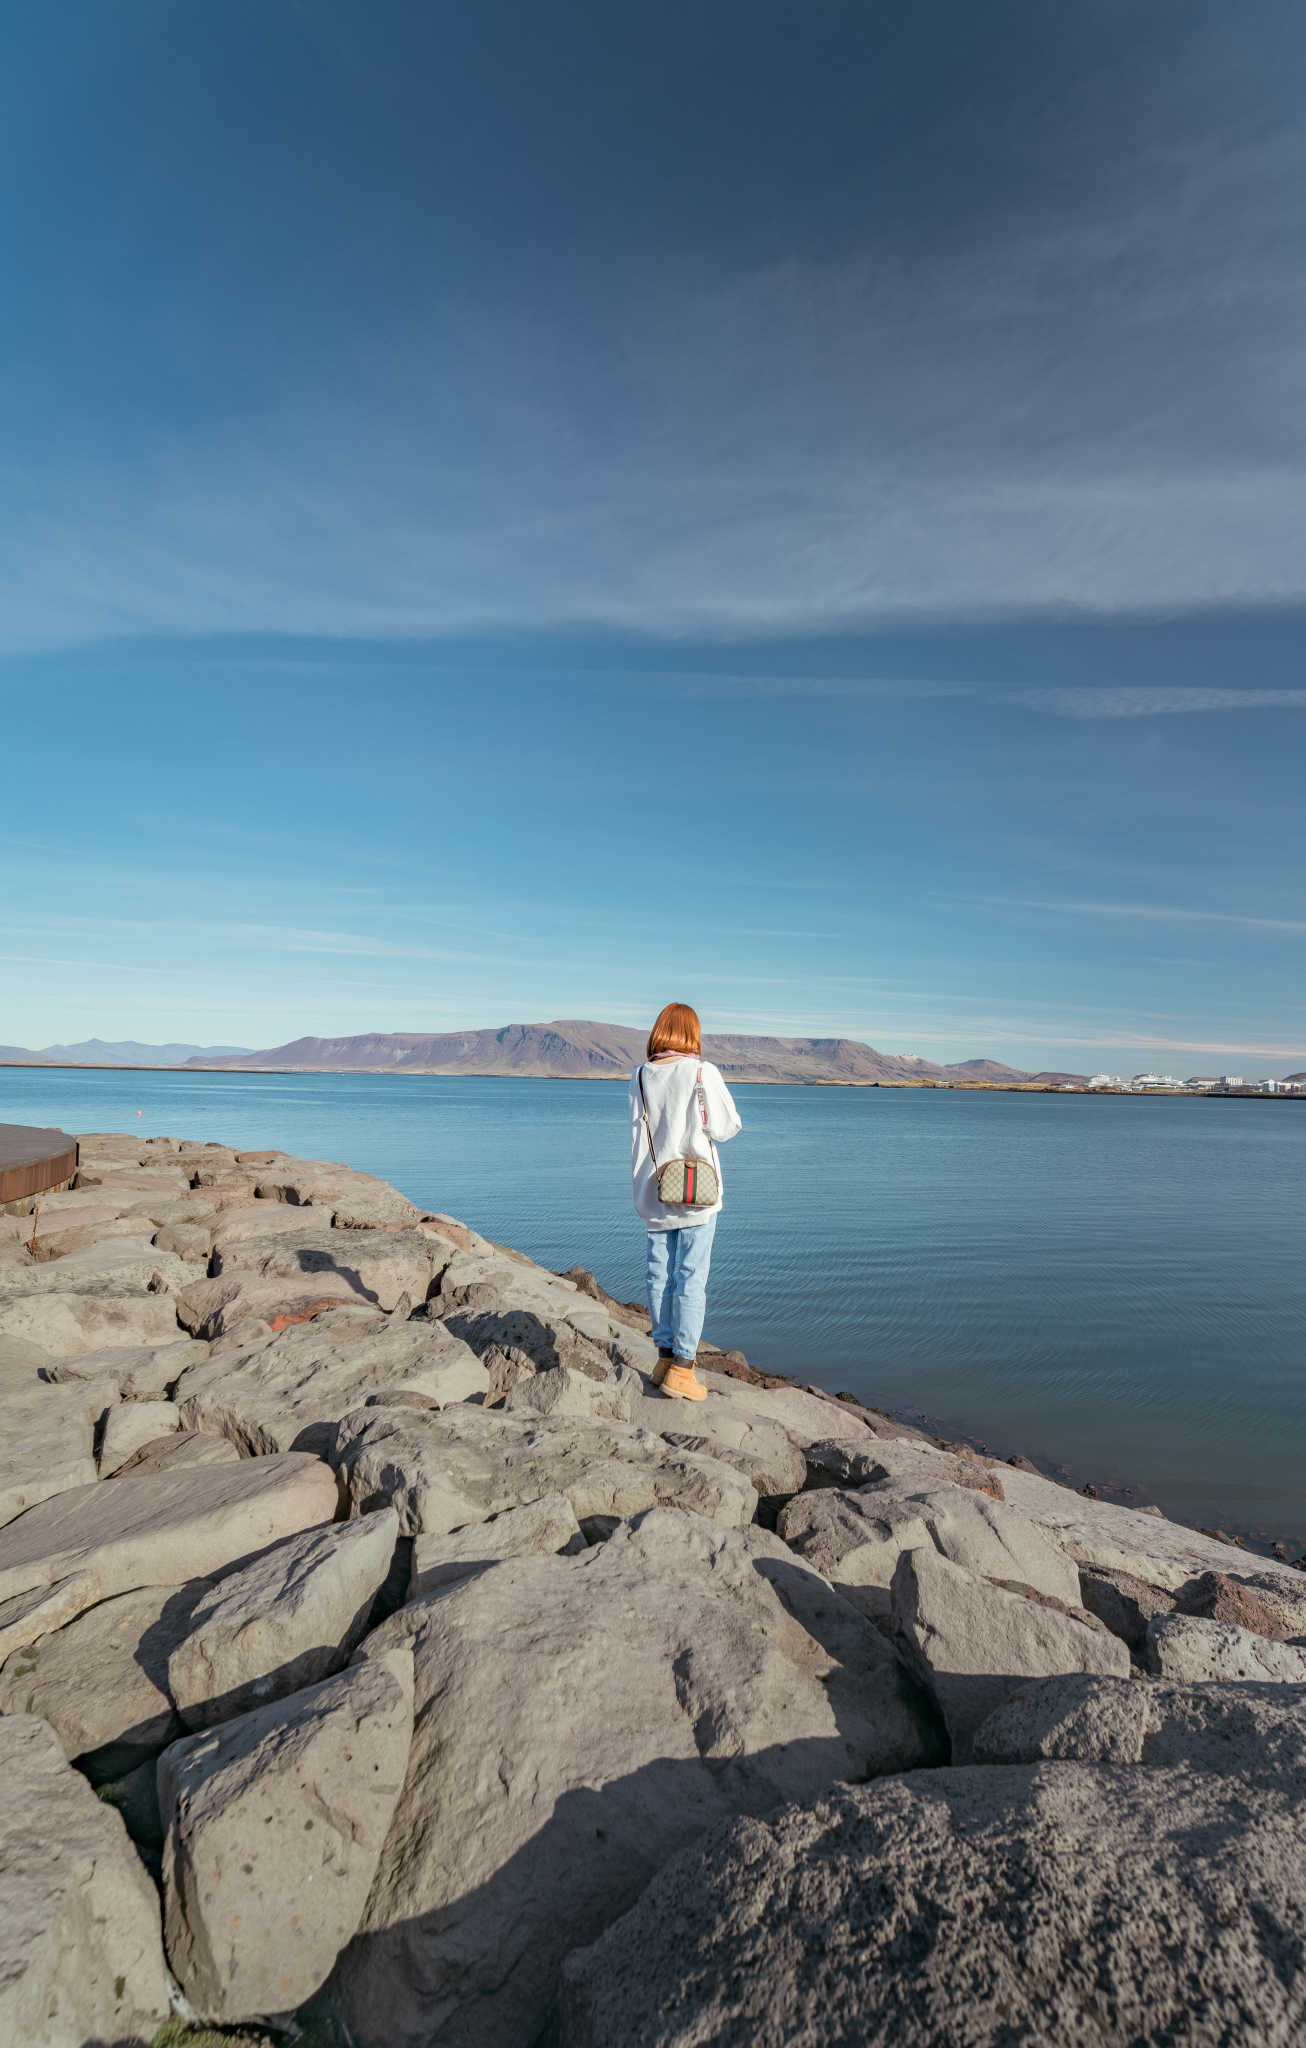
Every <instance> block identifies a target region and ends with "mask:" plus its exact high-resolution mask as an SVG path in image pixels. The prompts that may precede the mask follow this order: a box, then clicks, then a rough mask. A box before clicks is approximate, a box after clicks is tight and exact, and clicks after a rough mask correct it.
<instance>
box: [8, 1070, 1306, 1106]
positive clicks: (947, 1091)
mask: <svg viewBox="0 0 1306 2048" xmlns="http://www.w3.org/2000/svg"><path fill="white" fill-rule="evenodd" d="M5 1068H13V1069H17V1070H24V1071H26V1072H29V1073H40V1074H63V1073H68V1074H186V1075H188V1076H189V1077H190V1078H191V1079H192V1080H194V1079H195V1078H196V1077H197V1076H198V1075H200V1074H212V1075H214V1076H226V1077H230V1078H231V1079H232V1080H239V1079H240V1077H241V1075H242V1074H280V1075H282V1076H284V1077H286V1078H291V1077H296V1078H303V1079H306V1080H312V1079H314V1078H315V1077H317V1078H321V1077H324V1076H326V1075H329V1074H330V1075H340V1076H348V1075H351V1074H372V1075H376V1076H379V1077H386V1078H389V1079H391V1080H395V1081H406V1080H413V1079H415V1080H434V1081H564V1082H565V1081H574V1082H579V1083H581V1084H582V1085H583V1084H587V1083H590V1082H607V1083H609V1084H611V1083H612V1082H623V1083H624V1082H626V1080H627V1078H628V1077H627V1076H626V1075H625V1074H505V1073H503V1072H502V1071H501V1070H500V1071H495V1070H493V1069H491V1068H484V1069H469V1068H462V1069H459V1070H458V1071H457V1072H450V1071H449V1070H448V1069H442V1068H438V1067H428V1068H422V1067H405V1068H403V1069H402V1070H400V1069H396V1068H394V1067H216V1066H215V1067H190V1066H179V1067H144V1066H141V1067H138V1066H127V1065H123V1066H114V1067H111V1066H106V1065H103V1064H101V1063H100V1062H99V1061H95V1060H0V1069H5ZM727 1079H730V1086H731V1087H732V1088H884V1089H887V1090H889V1091H901V1092H906V1093H911V1094H934V1095H1110V1096H1115V1097H1121V1098H1124V1097H1127V1098H1129V1099H1131V1100H1146V1099H1151V1100H1153V1101H1154V1100H1155V1099H1156V1098H1157V1097H1158V1096H1163V1097H1165V1098H1166V1099H1167V1100H1169V1101H1171V1102H1174V1101H1182V1102H1212V1101H1233V1102H1306V1095H1289V1094H1280V1093H1277V1092H1276V1093H1275V1094H1273V1095H1267V1094H1264V1093H1263V1092H1262V1091H1261V1090H1260V1089H1259V1088H1202V1089H1194V1088H1148V1089H1133V1088H1084V1087H1079V1086H1076V1085H1075V1084H1074V1083H1073V1082H1065V1081H836V1080H833V1079H831V1078H829V1077H828V1076H825V1075H822V1076H820V1077H819V1078H818V1077H813V1078H812V1079H811V1080H810V1081H807V1080H798V1079H796V1078H795V1077H794V1076H792V1075H785V1076H783V1077H782V1078H778V1079H776V1080H770V1079H768V1078H766V1077H765V1076H760V1075H759V1076H758V1077H757V1078H756V1079H750V1078H749V1077H748V1076H742V1077H741V1078H739V1079H731V1078H730V1077H729V1076H727Z"/></svg>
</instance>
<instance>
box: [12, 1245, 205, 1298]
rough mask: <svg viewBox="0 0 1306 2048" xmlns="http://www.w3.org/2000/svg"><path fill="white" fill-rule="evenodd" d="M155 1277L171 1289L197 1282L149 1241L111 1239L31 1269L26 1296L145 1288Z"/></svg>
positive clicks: (183, 1266) (186, 1268) (191, 1273)
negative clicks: (87, 1289) (75, 1290)
mask: <svg viewBox="0 0 1306 2048" xmlns="http://www.w3.org/2000/svg"><path fill="white" fill-rule="evenodd" d="M156 1273H157V1274H158V1275H159V1276H160V1278H161V1279H162V1280H163V1281H164V1282H166V1284H167V1285H168V1286H169V1287H185V1286H186V1285H187V1283H188V1282H190V1281H193V1280H194V1278H195V1268H194V1267H193V1266H188V1265H187V1264H186V1262H185V1260H184V1259H179V1258H177V1256H176V1255H175V1253H173V1252H164V1251H159V1250H157V1249H156V1247H155V1246H154V1245H152V1244H151V1243H150V1241H149V1239H148V1238H147V1237H141V1236H139V1235H133V1236H130V1237H111V1238H105V1239H102V1240H101V1241H100V1242H98V1243H96V1244H87V1245H83V1246H82V1247H81V1249H80V1250H79V1251H74V1252H69V1253H68V1254H67V1255H66V1257H64V1258H62V1259H51V1260H48V1261H46V1262H45V1263H40V1264H37V1265H35V1266H32V1267H31V1268H30V1270H29V1271H28V1272H26V1273H25V1274H24V1275H23V1292H24V1293H25V1294H62V1293H63V1292H64V1291H65V1289H68V1288H73V1287H104V1286H114V1285H117V1286H123V1287H141V1288H144V1287H148V1286H149V1284H150V1282H151V1280H153V1278H154V1276H155V1274H156ZM10 1284H11V1286H12V1282H11V1283H10Z"/></svg>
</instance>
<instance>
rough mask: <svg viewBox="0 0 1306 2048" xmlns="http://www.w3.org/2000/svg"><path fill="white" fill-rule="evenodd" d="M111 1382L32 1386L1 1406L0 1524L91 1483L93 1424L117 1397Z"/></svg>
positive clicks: (7, 1398) (92, 1480)
mask: <svg viewBox="0 0 1306 2048" xmlns="http://www.w3.org/2000/svg"><path fill="white" fill-rule="evenodd" d="M117 1393H118V1389H117V1388H116V1386H115V1385H114V1384H113V1381H112V1380H105V1379H100V1380H89V1381H85V1382H83V1383H82V1384H81V1385H78V1386H72V1387H52V1386H33V1387H29V1388H28V1389H27V1390H26V1391H25V1392H22V1393H11V1394H8V1395H7V1396H6V1398H5V1400H4V1403H3V1405H2V1406H0V1524H3V1523H6V1522H12V1521H14V1520H15V1518H16V1517H17V1516H19V1515H21V1514H24V1513H25V1512H26V1510H27V1509H28V1508H32V1507H35V1506H36V1505H37V1503H38V1501H43V1500H49V1499H50V1498H51V1497H52V1496H53V1495H55V1494H57V1493H67V1492H68V1491H69V1490H70V1489H71V1488H73V1487H77V1486H90V1485H93V1484H94V1481H95V1457H94V1444H95V1425H96V1423H97V1422H98V1421H99V1419H100V1417H101V1416H102V1415H103V1414H104V1411H105V1410H106V1408H108V1406H109V1404H110V1403H111V1402H112V1401H114V1400H115V1399H116V1398H117Z"/></svg>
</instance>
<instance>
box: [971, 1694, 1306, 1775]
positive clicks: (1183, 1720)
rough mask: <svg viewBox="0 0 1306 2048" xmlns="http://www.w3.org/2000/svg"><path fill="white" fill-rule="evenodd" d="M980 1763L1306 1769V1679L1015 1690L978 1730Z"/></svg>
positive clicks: (1260, 1771) (1259, 1771)
mask: <svg viewBox="0 0 1306 2048" xmlns="http://www.w3.org/2000/svg"><path fill="white" fill-rule="evenodd" d="M973 1754H974V1758H975V1761H976V1763H985V1764H1032V1763H1042V1762H1045V1761H1046V1762H1061V1763H1093V1764H1167V1765H1171V1764H1172V1765H1176V1766H1178V1765H1180V1764H1182V1765H1185V1766H1187V1767H1188V1768H1189V1769H1192V1770H1203V1771H1223V1772H1224V1773H1225V1774H1226V1775H1230V1774H1233V1773H1235V1772H1237V1773H1239V1774H1241V1775H1243V1776H1252V1777H1256V1776H1264V1775H1266V1774H1269V1775H1278V1774H1280V1773H1282V1772H1284V1771H1296V1772H1302V1771H1304V1770H1306V1684H1302V1685H1282V1684H1274V1683H1257V1682H1256V1681H1254V1680H1249V1681H1247V1682H1244V1683H1241V1684H1235V1685H1172V1684H1169V1683H1167V1682H1165V1681H1164V1680H1163V1681H1162V1682H1161V1683H1160V1684H1157V1685H1147V1684H1142V1685H1140V1684H1139V1683H1138V1682H1137V1680H1134V1679H1128V1678H1098V1677H1093V1676H1090V1675H1089V1674H1087V1673H1075V1674H1073V1675H1071V1676H1069V1677H1064V1678H1042V1679H1036V1680H1033V1681H1032V1682H1030V1683H1029V1684H1027V1685H1022V1686H1019V1687H1017V1689H1016V1690H1015V1691H1014V1692H1013V1693H1012V1694H1011V1696H1010V1697H1009V1698H1008V1699H1007V1700H1006V1701H1005V1702H1004V1703H1003V1705H1002V1706H1000V1707H999V1708H998V1709H997V1710H996V1712H994V1713H992V1714H990V1715H989V1717H988V1719H987V1720H986V1721H984V1722H983V1723H982V1724H981V1725H980V1727H979V1728H978V1729H977V1730H976V1733H975V1737H974V1744H973Z"/></svg>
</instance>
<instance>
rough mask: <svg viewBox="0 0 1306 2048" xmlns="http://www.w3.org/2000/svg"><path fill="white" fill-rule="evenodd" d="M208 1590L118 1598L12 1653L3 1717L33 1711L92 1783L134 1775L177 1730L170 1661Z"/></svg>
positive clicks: (0, 1684)
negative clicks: (170, 1682) (169, 1688)
mask: <svg viewBox="0 0 1306 2048" xmlns="http://www.w3.org/2000/svg"><path fill="white" fill-rule="evenodd" d="M210 1585H211V1581H210V1580H208V1579H193V1580H191V1582H190V1583H189V1584H188V1585H184V1586H145V1587H141V1588H139V1589H138V1590H137V1591H136V1592H134V1593H120V1594H119V1595H118V1596H117V1598H116V1599H114V1600H105V1601H103V1602H102V1603H101V1605H100V1606H98V1607H92V1608H90V1609H89V1610H88V1612H86V1613H85V1614H81V1615H78V1616H77V1618H76V1619H75V1620H72V1621H69V1622H68V1623H67V1624H66V1625H65V1626H64V1627H62V1628H60V1629H59V1631H58V1633H57V1634H55V1635H48V1636H41V1637H39V1638H38V1639H37V1641H36V1642H34V1643H31V1644H29V1645H28V1647H27V1648H26V1649H22V1650H15V1651H14V1653H13V1655H12V1656H10V1657H8V1658H6V1660H5V1664H4V1668H3V1670H0V1714H39V1715H40V1716H41V1719H42V1720H43V1721H48V1722H49V1724H50V1726H51V1727H52V1728H53V1730H54V1732H55V1734H56V1735H57V1736H58V1738H59V1743H60V1746H61V1748H62V1749H63V1753H64V1755H65V1756H66V1757H67V1758H68V1760H69V1762H70V1763H71V1762H72V1761H73V1760H74V1759H80V1760H81V1766H82V1769H83V1770H84V1771H85V1772H86V1775H87V1776H88V1777H89V1778H90V1780H91V1782H92V1784H97V1785H98V1784H102V1783H105V1782H106V1781H107V1780H109V1779H111V1778H121V1777H124V1776H125V1775H126V1773H127V1772H128V1771H134V1770H135V1769H136V1767H137V1765H138V1764H143V1763H145V1762H147V1761H148V1760H149V1758H151V1757H154V1756H157V1755H158V1753H159V1751H160V1750H161V1749H162V1748H163V1747H164V1745H165V1743H167V1742H170V1741H171V1740H172V1738H173V1737H174V1736H175V1735H177V1734H178V1733H179V1732H180V1729H179V1724H178V1722H177V1716H176V1712H175V1709H174V1706H173V1702H172V1699H171V1696H170V1695H169V1692H168V1658H169V1656H170V1654H171V1653H172V1651H173V1650H174V1649H175V1648H176V1645H177V1644H178V1643H179V1642H180V1640H181V1638H182V1637H183V1636H184V1635H185V1634H186V1631H187V1630H188V1629H189V1627H190V1625H191V1623H190V1617H191V1610H192V1608H193V1607H194V1606H195V1603H196V1601H197V1600H199V1599H200V1598H201V1596H202V1595H203V1594H205V1593H207V1592H208V1591H209V1589H210Z"/></svg>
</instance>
